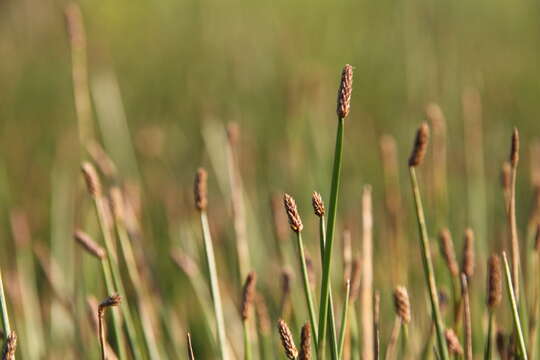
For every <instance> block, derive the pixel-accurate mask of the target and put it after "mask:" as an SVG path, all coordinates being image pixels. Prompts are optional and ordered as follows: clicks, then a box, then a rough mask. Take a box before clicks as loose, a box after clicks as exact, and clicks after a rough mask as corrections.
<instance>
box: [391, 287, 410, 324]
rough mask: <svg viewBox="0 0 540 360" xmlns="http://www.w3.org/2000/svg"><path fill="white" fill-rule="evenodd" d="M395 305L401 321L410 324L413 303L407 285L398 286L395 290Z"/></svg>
mask: <svg viewBox="0 0 540 360" xmlns="http://www.w3.org/2000/svg"><path fill="white" fill-rule="evenodd" d="M394 307H395V309H396V314H398V316H399V317H400V318H401V322H402V323H404V324H408V323H409V322H410V321H411V304H410V302H409V293H408V292H407V288H406V287H404V286H398V287H396V289H395V290H394Z"/></svg>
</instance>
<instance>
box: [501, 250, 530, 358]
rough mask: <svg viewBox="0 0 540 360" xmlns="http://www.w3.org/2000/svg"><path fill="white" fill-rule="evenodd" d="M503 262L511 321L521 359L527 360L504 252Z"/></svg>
mask: <svg viewBox="0 0 540 360" xmlns="http://www.w3.org/2000/svg"><path fill="white" fill-rule="evenodd" d="M502 255H503V260H504V270H505V274H506V285H507V289H508V299H509V300H510V304H511V306H512V319H513V321H514V327H515V331H516V334H517V336H518V345H519V350H520V352H521V358H522V359H523V360H527V359H528V356H527V346H526V345H525V337H524V336H523V331H522V329H521V320H520V318H519V311H518V305H517V299H516V294H515V291H514V286H513V283H512V274H511V272H510V266H509V265H508V258H507V257H506V252H504V251H503V253H502Z"/></svg>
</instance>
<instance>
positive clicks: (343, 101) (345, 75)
mask: <svg viewBox="0 0 540 360" xmlns="http://www.w3.org/2000/svg"><path fill="white" fill-rule="evenodd" d="M351 92H352V67H351V66H350V65H345V67H344V69H343V72H342V80H341V85H340V90H339V92H338V109H337V115H338V127H337V134H336V146H335V151H334V165H333V170H332V185H331V187H330V207H329V211H328V226H327V229H326V245H325V250H324V266H323V274H322V285H321V301H320V309H319V311H320V312H319V342H318V348H319V351H318V353H317V358H318V359H323V358H324V352H322V351H320V350H321V348H322V347H323V344H325V336H326V331H327V330H326V329H327V321H328V312H329V302H330V272H331V267H332V249H333V244H334V234H335V227H336V215H337V205H338V196H339V188H340V183H341V166H342V157H343V136H344V132H345V129H344V127H345V124H344V123H345V117H347V115H348V114H349V111H350V100H351Z"/></svg>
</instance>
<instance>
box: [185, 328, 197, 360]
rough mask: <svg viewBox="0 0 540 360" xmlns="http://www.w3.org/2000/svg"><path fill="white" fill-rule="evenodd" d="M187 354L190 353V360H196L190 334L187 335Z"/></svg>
mask: <svg viewBox="0 0 540 360" xmlns="http://www.w3.org/2000/svg"><path fill="white" fill-rule="evenodd" d="M187 352H188V360H195V354H194V353H193V345H191V334H190V333H187Z"/></svg>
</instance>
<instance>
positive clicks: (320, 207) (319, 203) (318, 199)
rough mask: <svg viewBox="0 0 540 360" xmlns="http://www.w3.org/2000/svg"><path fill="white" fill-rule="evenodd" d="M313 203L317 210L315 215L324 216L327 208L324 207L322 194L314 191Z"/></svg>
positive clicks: (314, 208)
mask: <svg viewBox="0 0 540 360" xmlns="http://www.w3.org/2000/svg"><path fill="white" fill-rule="evenodd" d="M311 203H312V204H313V211H314V212H315V215H317V216H318V217H322V216H324V213H325V211H326V210H325V208H324V202H323V200H322V196H321V194H319V193H318V192H316V191H314V192H313V195H312V196H311Z"/></svg>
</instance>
